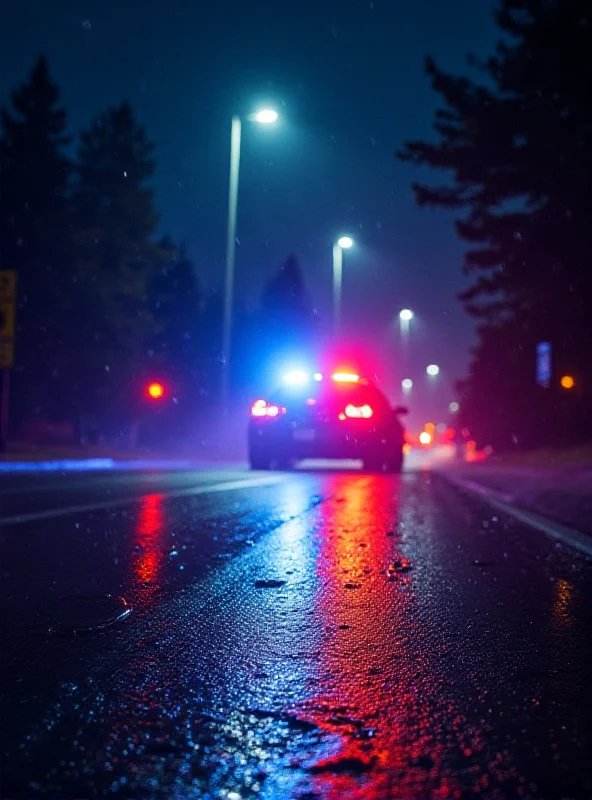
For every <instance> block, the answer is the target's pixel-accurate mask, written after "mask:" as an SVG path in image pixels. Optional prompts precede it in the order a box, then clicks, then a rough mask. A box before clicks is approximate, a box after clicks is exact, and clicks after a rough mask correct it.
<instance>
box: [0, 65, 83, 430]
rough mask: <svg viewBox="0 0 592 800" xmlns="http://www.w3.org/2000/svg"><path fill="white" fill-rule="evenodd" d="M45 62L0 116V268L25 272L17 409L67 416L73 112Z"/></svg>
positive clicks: (24, 413) (21, 277) (19, 413)
mask: <svg viewBox="0 0 592 800" xmlns="http://www.w3.org/2000/svg"><path fill="white" fill-rule="evenodd" d="M59 99H60V93H59V90H58V88H57V86H56V85H55V83H54V82H53V81H52V79H51V76H50V73H49V68H48V64H47V60H46V59H45V58H44V57H40V58H39V59H38V60H37V62H36V63H35V65H34V67H33V69H32V71H31V73H30V75H29V77H28V79H27V80H26V81H25V83H23V84H22V85H21V86H20V87H19V88H17V89H16V90H15V91H14V92H13V93H12V96H11V106H10V108H3V109H2V114H1V126H2V131H1V136H0V158H1V182H0V191H1V195H0V199H1V208H2V213H1V214H0V268H1V269H15V270H17V272H18V286H19V295H18V309H17V338H16V368H15V370H14V382H13V403H12V409H13V412H14V415H15V417H16V419H17V421H22V420H23V419H24V418H26V417H28V416H30V415H31V414H35V413H37V414H40V415H55V414H59V413H60V412H62V413H67V411H68V403H69V394H68V391H67V385H68V383H69V378H68V370H69V367H70V361H71V353H70V350H69V348H70V347H71V337H70V336H69V335H68V331H67V323H66V320H67V318H68V316H69V314H70V313H71V312H72V310H73V308H74V306H75V301H74V299H73V292H74V290H75V286H74V284H73V282H72V246H71V245H72V237H71V231H72V227H71V218H70V213H69V209H70V206H69V195H68V190H69V181H70V175H71V163H70V161H69V159H68V157H67V155H66V148H67V146H68V144H69V141H70V140H69V138H68V137H67V136H66V133H65V130H66V113H65V111H64V110H63V109H62V108H61V107H60V106H59Z"/></svg>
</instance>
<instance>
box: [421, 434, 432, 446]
mask: <svg viewBox="0 0 592 800" xmlns="http://www.w3.org/2000/svg"><path fill="white" fill-rule="evenodd" d="M419 441H420V442H421V443H422V444H430V442H431V441H432V437H431V434H429V433H428V432H427V431H422V432H421V433H420V434H419Z"/></svg>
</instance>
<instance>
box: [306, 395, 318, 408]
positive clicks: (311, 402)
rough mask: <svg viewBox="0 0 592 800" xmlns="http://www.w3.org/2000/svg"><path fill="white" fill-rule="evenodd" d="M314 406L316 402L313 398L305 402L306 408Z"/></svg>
mask: <svg viewBox="0 0 592 800" xmlns="http://www.w3.org/2000/svg"><path fill="white" fill-rule="evenodd" d="M316 404H317V401H316V400H315V399H314V397H309V398H308V400H307V401H306V405H307V406H316Z"/></svg>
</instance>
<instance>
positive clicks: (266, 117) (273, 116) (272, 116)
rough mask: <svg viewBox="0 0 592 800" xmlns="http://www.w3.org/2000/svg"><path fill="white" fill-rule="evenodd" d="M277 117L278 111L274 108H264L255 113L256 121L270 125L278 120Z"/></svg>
mask: <svg viewBox="0 0 592 800" xmlns="http://www.w3.org/2000/svg"><path fill="white" fill-rule="evenodd" d="M277 118H278V115H277V111H274V110H273V109H272V108H264V109H262V110H261V111H258V112H257V113H256V114H255V122H259V123H261V125H270V124H271V123H272V122H276V121H277Z"/></svg>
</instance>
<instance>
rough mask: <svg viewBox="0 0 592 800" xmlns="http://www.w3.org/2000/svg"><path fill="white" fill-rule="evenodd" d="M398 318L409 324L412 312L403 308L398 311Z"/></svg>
mask: <svg viewBox="0 0 592 800" xmlns="http://www.w3.org/2000/svg"><path fill="white" fill-rule="evenodd" d="M399 317H400V319H402V320H403V322H410V321H411V320H412V319H413V311H411V309H409V308H404V309H403V310H402V311H399Z"/></svg>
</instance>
